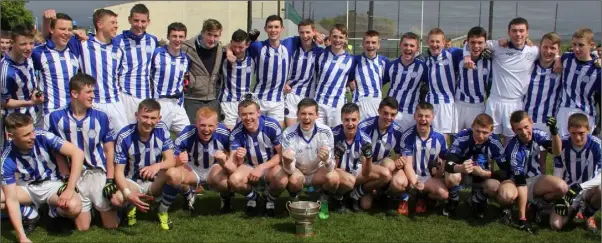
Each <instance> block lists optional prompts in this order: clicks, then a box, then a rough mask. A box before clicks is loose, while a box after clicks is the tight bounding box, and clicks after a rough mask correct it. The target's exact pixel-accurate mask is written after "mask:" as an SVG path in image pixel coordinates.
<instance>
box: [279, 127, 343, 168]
mask: <svg viewBox="0 0 602 243" xmlns="http://www.w3.org/2000/svg"><path fill="white" fill-rule="evenodd" d="M322 146H327V147H328V148H330V151H333V148H334V136H333V135H332V131H331V130H330V127H328V126H326V125H324V124H322V123H319V122H316V123H315V124H314V128H313V129H312V130H311V131H303V130H302V129H301V128H300V127H299V123H297V124H295V125H294V126H291V127H288V128H286V130H284V133H283V134H282V150H283V151H284V150H286V149H289V148H290V149H292V150H293V151H295V168H297V169H299V170H300V171H301V172H302V173H303V174H304V175H311V174H313V173H315V172H316V171H317V170H318V168H319V167H320V166H319V165H320V159H319V158H318V151H319V150H320V148H321V147H322ZM329 155H330V156H329V157H330V159H331V161H332V159H333V158H334V154H333V153H332V152H331V153H330V154H329Z"/></svg>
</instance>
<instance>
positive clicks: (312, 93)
mask: <svg viewBox="0 0 602 243" xmlns="http://www.w3.org/2000/svg"><path fill="white" fill-rule="evenodd" d="M46 17H48V18H47V19H45V20H48V23H49V30H50V33H51V34H50V39H49V40H48V41H47V42H46V43H45V44H44V45H42V46H40V47H37V48H36V49H35V50H34V51H33V57H32V58H31V59H29V56H28V55H29V53H30V52H28V49H27V47H28V44H29V48H31V43H25V44H23V43H22V42H20V41H18V40H16V39H18V38H13V41H14V44H13V45H14V46H13V50H14V51H13V52H12V54H21V55H20V56H19V55H8V56H7V57H8V58H4V59H3V62H4V63H3V65H2V67H3V68H2V70H3V72H4V70H6V72H5V73H3V75H2V76H3V86H2V87H3V92H2V94H3V101H5V103H6V107H8V108H16V107H26V108H25V109H22V111H24V112H27V113H29V114H31V115H32V116H33V117H36V114H37V113H36V106H35V104H40V103H42V104H43V111H42V112H43V114H44V115H43V116H40V117H39V118H38V124H40V122H43V123H44V122H45V123H48V122H49V114H50V113H51V112H52V111H53V110H55V109H61V108H62V109H64V107H65V105H66V104H67V103H68V101H69V100H70V99H71V97H70V94H69V92H68V90H69V85H68V80H69V79H70V78H71V77H72V76H73V75H74V74H75V73H76V72H77V71H78V70H81V71H82V72H84V73H87V74H89V75H91V76H93V77H94V78H95V79H96V80H97V82H96V85H95V89H94V93H95V94H94V101H95V107H96V108H98V109H99V110H102V111H104V112H106V114H107V115H108V117H109V119H110V120H111V124H112V125H113V129H114V130H115V132H117V131H119V130H121V128H123V127H124V126H125V125H126V124H128V123H129V122H133V121H134V120H135V119H134V118H133V114H135V113H136V111H139V110H138V104H139V103H140V102H141V101H142V100H143V99H145V98H156V99H158V100H159V102H160V103H161V112H162V113H163V112H170V113H166V114H164V115H163V116H162V118H163V119H162V120H163V122H164V123H166V124H168V127H169V128H170V129H171V130H174V131H176V132H180V131H182V130H183V129H184V127H186V125H189V124H190V121H189V119H188V117H186V115H185V112H184V110H183V108H182V106H181V100H182V96H183V88H184V76H185V73H186V70H187V69H188V57H187V56H186V55H184V54H183V53H182V52H181V51H179V50H178V48H179V47H180V45H181V42H182V41H183V40H184V39H185V36H186V29H185V27H184V26H183V25H181V24H178V23H174V24H172V25H170V26H169V27H168V39H169V44H168V45H167V46H166V47H159V48H157V50H154V49H155V47H156V45H157V44H156V38H155V37H153V36H151V35H149V34H147V33H145V32H144V29H145V27H146V25H147V24H148V22H149V18H148V17H149V15H148V10H147V9H146V8H145V7H144V6H143V5H137V6H135V7H134V8H133V9H132V12H131V14H130V18H129V19H130V22H131V23H132V29H131V30H130V31H124V33H123V34H122V35H119V36H116V37H115V38H111V37H113V36H115V34H116V29H117V27H116V26H117V25H116V21H115V17H116V15H115V14H114V13H112V12H110V11H108V10H99V11H97V12H95V14H94V16H93V19H94V23H95V27H96V29H97V35H96V36H89V37H88V39H87V40H85V41H80V40H81V39H85V37H83V36H82V35H81V34H80V38H79V39H76V38H73V37H71V29H70V27H69V25H72V23H71V21H70V19H69V17H68V16H66V15H63V14H56V15H54V16H52V14H49V15H48V16H46ZM208 22H212V21H207V22H206V23H208ZM205 26H213V27H214V29H211V28H208V29H205V28H204V30H203V31H202V32H203V33H207V32H212V31H216V30H218V31H220V32H221V27H219V28H218V25H216V24H208V25H205ZM282 28H283V27H282V20H281V19H280V18H279V17H277V16H271V17H269V18H268V19H267V21H266V26H265V30H266V32H267V33H268V36H269V39H268V40H266V41H263V42H256V41H252V42H251V41H250V40H249V37H248V34H247V33H244V31H237V32H235V33H234V34H233V38H232V41H231V43H230V45H229V46H228V47H227V48H226V49H227V50H226V51H227V56H229V58H230V59H232V60H230V61H231V62H225V63H224V64H223V67H224V68H223V75H224V80H223V89H222V92H221V94H220V101H221V102H222V104H221V105H222V111H223V113H224V115H225V117H226V118H225V121H224V123H225V124H226V126H228V128H232V127H233V126H234V124H236V120H237V119H239V118H238V116H239V112H240V110H239V109H238V108H239V102H240V101H241V100H243V98H244V97H245V94H248V93H250V92H251V91H250V89H251V87H250V86H251V77H252V75H253V72H255V74H256V76H257V83H256V85H255V88H254V90H253V95H254V98H255V99H257V103H258V104H259V106H260V107H261V109H260V110H261V111H262V112H263V113H265V115H266V116H268V117H272V118H273V119H275V120H276V121H278V122H279V123H280V126H282V125H283V123H284V118H285V117H286V118H287V123H288V124H287V125H289V126H290V127H292V126H294V121H288V119H294V118H295V116H296V115H298V111H297V109H296V108H297V105H298V103H299V101H300V100H301V99H302V98H303V97H308V96H309V97H314V98H315V100H316V101H317V103H318V104H319V106H318V116H319V120H320V121H321V123H323V124H326V125H328V126H330V127H335V126H336V125H339V124H340V123H342V121H343V119H342V113H341V109H342V107H343V104H344V103H345V87H346V86H347V83H348V82H347V81H351V82H350V84H351V85H349V86H351V87H352V88H353V90H354V95H353V99H354V102H356V103H357V104H358V105H359V109H360V112H359V114H361V116H362V117H361V119H362V120H363V119H364V118H367V119H370V118H371V117H373V116H375V115H380V114H378V113H377V110H378V107H379V104H380V103H381V98H382V94H381V92H382V91H381V88H382V85H383V83H386V82H389V81H390V82H391V89H390V90H389V96H391V97H394V98H395V99H396V101H397V102H398V104H399V105H397V109H398V111H399V112H396V114H397V115H396V117H395V120H396V123H394V124H395V125H392V127H393V128H395V129H394V130H398V131H404V130H405V129H411V128H412V127H413V125H414V123H415V121H414V113H415V107H416V104H418V103H419V94H418V93H419V92H418V87H419V84H420V82H421V81H423V82H427V84H428V87H429V91H428V93H427V95H426V100H427V101H428V102H429V103H432V104H433V106H434V110H435V112H434V115H435V117H434V121H433V126H434V128H435V129H436V130H438V131H440V132H442V133H444V134H451V133H455V132H457V131H459V130H460V129H463V128H467V127H469V126H470V125H471V124H472V122H473V120H474V118H475V117H476V116H477V115H478V114H480V113H483V111H486V113H488V114H490V115H491V117H492V118H493V129H494V133H496V134H504V135H505V136H506V137H508V139H506V140H505V141H506V142H508V141H510V139H509V138H510V137H511V136H512V135H513V131H512V129H511V126H510V121H509V120H508V117H510V113H511V112H513V111H515V110H521V109H525V110H527V111H530V112H531V114H530V115H531V117H533V120H534V122H535V124H536V125H535V126H538V125H539V126H540V127H541V128H542V129H546V128H545V126H542V124H543V123H544V122H545V121H546V119H547V117H554V116H555V114H554V112H556V109H558V112H557V113H558V114H559V116H558V119H559V121H560V122H559V124H560V128H561V130H567V125H566V124H567V120H568V116H569V115H570V114H572V113H575V112H581V113H585V114H587V115H588V116H589V118H590V119H589V123H590V126H591V127H590V128H589V131H593V124H594V118H593V117H594V116H595V113H594V108H593V107H594V99H593V93H594V92H596V91H597V92H599V87H600V69H599V68H597V67H595V66H594V65H592V64H593V62H594V61H595V60H596V57H594V56H590V54H589V49H590V48H591V47H593V33H592V32H591V30H588V29H581V30H579V31H577V32H576V33H575V36H574V38H573V51H574V53H573V54H566V55H563V57H562V59H561V61H562V66H564V71H563V72H562V75H558V77H557V76H556V75H555V74H554V73H553V72H551V64H552V62H553V61H554V59H555V58H556V56H557V54H558V45H559V42H560V40H559V38H558V36H556V35H554V34H548V35H546V36H544V38H543V40H542V43H541V47H542V49H543V50H544V51H542V52H541V55H540V53H539V49H538V48H536V47H533V46H525V43H524V42H525V39H526V37H527V34H528V24H527V22H526V20H524V19H521V18H517V19H514V20H512V21H511V22H510V24H509V28H508V29H509V35H510V41H507V43H505V44H501V45H500V44H499V43H498V42H486V41H485V40H486V33H485V31H484V30H483V29H481V28H478V27H477V28H473V29H471V31H470V32H469V34H468V45H467V48H466V50H465V51H464V53H462V50H460V49H453V48H450V49H444V48H443V46H444V34H443V32H442V31H441V30H439V29H433V30H432V31H430V32H429V36H428V43H429V55H428V56H427V58H426V60H419V59H417V58H415V57H416V52H417V47H418V41H419V38H418V37H417V36H416V35H413V34H411V33H408V34H405V35H404V36H403V37H402V40H401V43H400V45H401V46H402V50H403V52H402V54H401V57H400V58H399V59H398V60H395V61H391V62H389V61H388V60H386V58H384V57H382V56H379V55H377V54H376V51H377V50H378V45H379V39H380V38H379V36H378V32H376V31H368V32H367V33H366V36H365V37H364V40H363V46H364V49H365V53H364V54H363V55H360V56H355V57H354V56H351V55H350V54H349V53H347V52H346V51H345V48H344V47H345V46H346V40H347V30H346V28H345V26H343V25H336V26H335V27H334V28H333V30H331V32H330V40H331V43H332V44H331V46H330V47H328V48H326V49H323V48H321V47H320V46H318V45H316V44H315V42H314V41H313V40H314V36H315V28H314V27H313V24H312V22H311V21H303V22H302V23H300V24H299V34H300V36H299V37H292V38H288V39H285V40H280V31H281V30H282ZM18 33H19V30H16V31H13V36H16V37H19V36H18ZM252 36H256V33H253V34H252ZM251 39H253V38H251ZM315 39H319V38H315ZM117 43H119V44H117ZM249 44H250V45H249ZM546 44H548V45H547V46H546ZM247 46H248V51H247V50H246V48H247ZM485 46H487V47H488V48H489V49H490V50H491V51H492V58H490V59H489V58H481V56H482V54H481V53H482V51H483V50H484V49H485ZM67 49H69V51H66V50H67ZM29 51H31V49H29ZM537 57H539V59H538V58H537ZM11 58H14V59H19V60H11ZM11 62H12V63H11ZM22 63H26V64H27V65H22V66H21V67H19V68H14V69H11V68H13V67H15V66H20V65H17V64H22ZM557 63H559V64H560V62H557ZM11 64H12V65H11ZM145 64H146V65H145ZM471 65H474V66H475V67H476V68H474V69H470V68H462V67H464V66H466V67H471ZM32 67H33V68H32ZM537 67H540V68H542V69H541V70H540V69H537ZM35 69H38V70H39V75H40V77H41V78H40V79H41V82H40V83H41V86H42V87H41V89H42V91H43V94H42V95H37V94H35V92H33V90H34V89H35V86H36V82H35V76H34V70H35ZM23 70H25V71H23ZM97 70H102V71H97ZM535 70H537V72H536V73H535V74H533V75H532V74H531V72H535ZM492 71H495V72H492ZM10 72H13V73H10ZM149 73H150V74H151V75H149ZM490 74H491V75H490ZM546 75H547V76H546ZM490 76H492V78H491V80H492V84H491V85H492V88H491V93H490V94H489V96H488V97H489V99H488V102H487V107H486V108H485V105H484V100H485V97H486V94H485V92H486V87H487V85H488V83H489V80H490V78H489V77H490ZM530 76H531V77H534V79H529V77H530ZM560 76H562V77H564V79H563V80H568V81H570V82H568V81H567V82H564V83H563V84H562V85H561V82H559V80H560ZM115 77H118V78H115ZM148 77H150V78H148ZM537 78H540V80H538V79H537ZM541 78H543V79H541ZM117 79H119V80H120V82H119V83H117V82H112V81H111V80H117ZM144 79H147V80H144ZM456 79H457V80H458V82H456ZM525 80H531V82H530V83H529V82H525ZM22 84H26V85H22ZM527 86H528V87H529V90H530V91H533V92H528V93H527V94H528V95H533V96H535V97H531V98H529V97H528V96H527V97H525V95H524V91H525V90H527ZM9 87H10V88H9ZM16 87H17V88H16ZM285 93H286V95H285ZM32 94H33V95H32ZM546 94H556V95H557V96H556V97H554V96H553V95H546ZM6 97H8V98H6ZM523 98H524V99H526V102H525V103H526V104H529V103H531V105H532V106H533V107H532V108H528V107H523V101H522V100H523ZM546 99H547V100H546ZM455 100H457V101H456V102H455V103H454V101H455ZM15 101H17V103H15ZM19 101H21V102H19ZM23 101H24V102H23ZM496 101H497V102H496ZM462 102H463V103H462ZM557 102H560V103H559V104H558V103H557ZM28 106H29V107H28ZM17 109H19V110H17ZM17 109H14V110H8V111H7V113H10V112H14V111H16V110H17V111H21V109H20V108H17ZM123 114H126V116H125V117H127V116H130V117H131V119H130V118H126V120H125V121H124V115H123ZM560 114H563V115H560ZM240 118H242V117H240ZM458 118H462V119H461V120H460V119H458ZM464 118H466V120H464ZM372 119H373V120H376V119H378V117H376V118H372ZM449 121H452V122H449ZM563 122H564V123H563ZM373 123H375V122H374V121H373ZM393 128H392V129H393ZM383 131H384V130H383ZM233 132H234V131H233ZM565 133H566V132H565ZM372 135H373V136H372V138H373V139H372V140H374V139H376V141H373V142H374V143H373V144H377V143H378V139H379V138H380V137H383V136H381V134H379V133H374V134H372ZM391 136H392V137H396V136H394V135H391ZM397 137H399V136H397ZM388 142H393V141H388ZM389 144H392V145H389V147H391V146H394V145H395V143H389ZM389 149H390V148H389ZM374 150H375V151H373V152H374V153H375V154H379V153H378V148H377V147H374ZM385 150H386V149H385ZM381 159H382V158H381ZM358 194H361V193H359V192H358Z"/></svg>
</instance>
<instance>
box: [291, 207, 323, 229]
mask: <svg viewBox="0 0 602 243" xmlns="http://www.w3.org/2000/svg"><path fill="white" fill-rule="evenodd" d="M320 207H321V205H320V202H319V201H318V202H310V201H297V202H290V201H289V202H287V203H286V210H288V212H289V215H290V216H291V217H292V218H293V219H295V229H296V235H297V236H298V237H308V236H313V235H315V232H314V230H313V224H314V221H315V220H316V217H318V212H320Z"/></svg>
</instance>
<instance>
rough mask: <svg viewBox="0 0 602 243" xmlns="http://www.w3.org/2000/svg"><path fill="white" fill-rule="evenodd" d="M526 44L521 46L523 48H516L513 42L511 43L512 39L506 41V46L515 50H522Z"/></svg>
mask: <svg viewBox="0 0 602 243" xmlns="http://www.w3.org/2000/svg"><path fill="white" fill-rule="evenodd" d="M526 46H527V44H526V43H525V45H524V46H523V48H521V49H518V48H516V47H515V46H514V44H512V41H508V48H510V49H514V50H517V51H523V50H524V49H525V47H526Z"/></svg>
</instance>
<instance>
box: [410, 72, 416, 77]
mask: <svg viewBox="0 0 602 243" xmlns="http://www.w3.org/2000/svg"><path fill="white" fill-rule="evenodd" d="M410 77H412V78H415V77H418V73H417V72H412V73H411V74H410Z"/></svg>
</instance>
